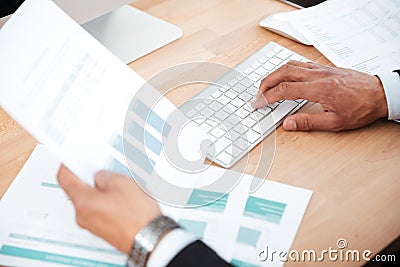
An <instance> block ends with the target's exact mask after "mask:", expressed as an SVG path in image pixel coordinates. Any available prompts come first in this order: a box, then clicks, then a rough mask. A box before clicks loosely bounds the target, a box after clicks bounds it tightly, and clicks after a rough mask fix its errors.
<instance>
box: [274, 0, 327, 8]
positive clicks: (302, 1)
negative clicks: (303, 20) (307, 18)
mask: <svg viewBox="0 0 400 267" xmlns="http://www.w3.org/2000/svg"><path fill="white" fill-rule="evenodd" d="M281 1H283V2H286V3H288V4H291V5H294V6H297V7H310V6H315V5H318V4H319V3H322V2H324V1H325V0H281Z"/></svg>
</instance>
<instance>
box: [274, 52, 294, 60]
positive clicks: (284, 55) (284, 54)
mask: <svg viewBox="0 0 400 267" xmlns="http://www.w3.org/2000/svg"><path fill="white" fill-rule="evenodd" d="M292 54H293V53H292V52H290V51H289V50H286V49H283V50H282V51H281V52H279V53H278V54H277V55H276V56H277V57H278V58H280V59H282V60H285V59H287V58H288V57H290V56H291V55H292Z"/></svg>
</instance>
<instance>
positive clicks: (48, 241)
mask: <svg viewBox="0 0 400 267" xmlns="http://www.w3.org/2000/svg"><path fill="white" fill-rule="evenodd" d="M60 164H61V163H60V161H59V160H58V159H57V158H56V157H55V156H54V155H53V154H52V153H51V152H50V151H49V150H48V149H47V148H46V147H45V146H43V145H38V146H37V147H36V149H35V150H34V152H33V153H32V155H31V156H30V158H29V159H28V161H27V163H26V164H25V166H24V167H23V169H22V170H21V171H20V173H19V174H18V176H17V177H16V179H15V180H14V182H13V183H12V184H11V186H10V188H9V190H8V191H7V192H6V194H5V195H4V197H3V199H2V200H1V202H0V218H1V220H0V266H1V265H5V266H26V267H29V266H32V267H36V266H44V267H46V266H86V267H87V266H93V267H94V266H102V267H108V266H110V267H123V266H125V261H126V256H125V255H124V254H122V253H121V252H119V251H118V250H116V249H115V248H113V247H112V246H111V245H109V244H108V243H106V242H104V241H103V240H101V239H100V238H97V237H96V236H94V235H92V234H91V233H89V232H88V231H86V230H83V229H81V228H79V226H78V225H77V224H76V222H75V212H74V209H73V206H72V203H71V201H70V200H69V199H68V197H67V196H66V194H65V193H64V191H63V190H62V189H61V188H60V186H59V185H58V183H57V179H56V174H57V172H58V169H59V167H60ZM219 170H220V168H216V167H213V168H212V169H211V172H215V171H216V173H218V172H219ZM251 180H252V177H251V176H245V177H243V179H242V180H241V182H240V183H239V184H238V185H237V186H236V187H235V188H234V189H233V190H232V191H231V192H229V193H227V194H225V193H224V192H221V193H219V194H221V196H222V197H221V198H219V200H217V201H215V202H213V203H212V204H209V205H205V206H203V207H199V208H186V209H182V208H173V207H170V206H166V205H161V208H162V211H163V213H165V214H166V215H169V216H171V217H172V218H174V219H175V220H176V221H177V222H178V223H179V224H180V225H182V226H183V227H184V228H185V229H187V231H188V232H189V233H191V234H193V235H194V236H196V237H198V238H199V239H202V240H203V241H204V242H206V243H207V244H208V245H209V246H211V247H212V248H213V249H215V250H216V251H217V252H218V253H219V254H220V255H221V256H222V257H223V258H224V259H225V260H227V261H229V262H231V263H232V264H233V265H235V266H253V267H256V266H283V263H284V261H283V259H281V260H279V259H278V258H275V260H273V261H272V262H271V257H269V258H268V259H267V260H265V258H266V255H265V253H266V252H267V251H268V253H271V252H272V251H277V252H276V253H279V252H280V251H283V252H285V251H286V252H287V251H288V250H289V249H290V247H291V245H292V243H293V240H294V238H295V236H296V233H297V230H298V228H299V226H300V223H301V221H302V218H303V216H304V213H305V211H306V208H307V206H308V203H309V201H310V198H311V195H312V192H311V191H310V190H306V189H302V188H298V187H293V186H289V185H284V184H280V183H276V182H272V181H266V182H265V183H264V184H263V186H262V187H261V188H260V189H259V190H258V191H257V192H256V193H255V194H252V195H249V194H248V187H249V185H250V183H251ZM215 194H218V192H210V191H204V190H194V191H193V193H192V194H191V196H190V198H189V200H188V201H189V202H190V203H192V204H196V203H197V204H202V203H208V202H209V201H208V200H209V199H213V198H214V196H215ZM266 250H267V251H266ZM263 251H264V253H262V254H263V255H261V256H262V257H261V259H260V253H261V252H263ZM269 256H270V254H269Z"/></svg>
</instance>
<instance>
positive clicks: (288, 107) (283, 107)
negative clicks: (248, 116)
mask: <svg viewBox="0 0 400 267" xmlns="http://www.w3.org/2000/svg"><path fill="white" fill-rule="evenodd" d="M298 105H299V104H298V103H296V102H295V101H292V100H286V101H284V102H283V103H281V104H280V105H279V106H278V107H276V109H275V110H274V111H273V112H272V113H271V114H269V115H268V116H267V117H265V118H263V119H262V120H261V121H260V128H261V132H262V133H264V132H266V131H268V130H269V129H270V128H271V127H274V126H275V124H276V123H277V122H279V121H280V120H282V119H283V118H284V117H285V116H286V115H287V114H288V113H289V112H290V111H292V110H293V109H294V108H295V107H297V106H298ZM271 116H272V118H271ZM272 119H273V120H272Z"/></svg>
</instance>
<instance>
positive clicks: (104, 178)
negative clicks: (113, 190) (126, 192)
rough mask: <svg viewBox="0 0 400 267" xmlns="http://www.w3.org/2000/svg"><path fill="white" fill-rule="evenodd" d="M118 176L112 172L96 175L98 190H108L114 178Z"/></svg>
mask: <svg viewBox="0 0 400 267" xmlns="http://www.w3.org/2000/svg"><path fill="white" fill-rule="evenodd" d="M115 176H117V174H115V173H113V172H110V171H105V170H103V171H99V172H97V173H96V175H95V176H94V182H95V185H96V188H98V189H100V190H104V189H106V188H107V187H108V186H109V184H110V182H111V181H112V178H113V177H115Z"/></svg>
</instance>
